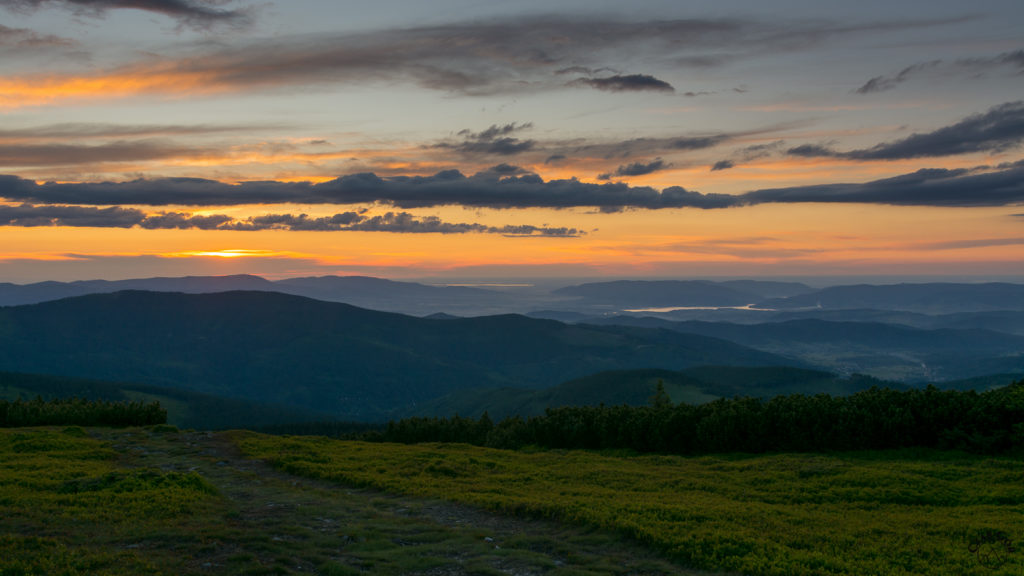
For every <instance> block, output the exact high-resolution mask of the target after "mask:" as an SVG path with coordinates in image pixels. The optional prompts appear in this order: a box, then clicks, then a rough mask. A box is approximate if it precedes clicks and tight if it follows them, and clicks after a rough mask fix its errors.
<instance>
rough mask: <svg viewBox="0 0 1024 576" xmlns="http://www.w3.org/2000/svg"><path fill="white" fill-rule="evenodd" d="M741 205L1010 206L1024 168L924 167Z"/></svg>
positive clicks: (1021, 194) (763, 193)
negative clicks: (987, 170) (984, 169)
mask: <svg viewBox="0 0 1024 576" xmlns="http://www.w3.org/2000/svg"><path fill="white" fill-rule="evenodd" d="M738 201H739V202H740V203H743V204H764V203H794V202H800V203H806V202H843V203H867V204H889V205H895V206H958V207H976V206H1011V205H1014V204H1020V203H1022V202H1024V167H1017V168H1011V169H1008V170H1001V171H996V172H978V171H973V170H966V169H958V170H946V169H924V170H918V171H917V172H913V173H911V174H904V175H901V176H897V177H894V178H885V179H882V180H875V181H872V182H866V183H863V184H823V185H819V186H799V187H794V188H774V189H766V190H756V191H753V192H748V193H746V194H743V195H741V196H740V197H738Z"/></svg>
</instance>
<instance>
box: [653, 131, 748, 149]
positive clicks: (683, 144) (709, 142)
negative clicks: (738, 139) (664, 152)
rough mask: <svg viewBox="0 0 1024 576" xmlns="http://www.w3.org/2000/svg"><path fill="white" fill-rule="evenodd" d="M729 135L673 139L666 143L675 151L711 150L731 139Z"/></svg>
mask: <svg viewBox="0 0 1024 576" xmlns="http://www.w3.org/2000/svg"><path fill="white" fill-rule="evenodd" d="M732 138H733V136H732V135H730V134H716V135H714V136H696V137H687V138H673V139H672V140H670V141H669V142H668V147H669V148H673V149H675V150H703V149H704V148H713V147H715V146H718V145H719V144H721V143H722V142H725V141H726V140H730V139H732Z"/></svg>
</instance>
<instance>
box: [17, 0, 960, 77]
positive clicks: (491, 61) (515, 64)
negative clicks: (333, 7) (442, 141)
mask: <svg viewBox="0 0 1024 576" xmlns="http://www.w3.org/2000/svg"><path fill="white" fill-rule="evenodd" d="M50 3H55V4H59V5H62V6H69V7H72V8H74V7H75V6H78V7H79V8H82V9H85V8H84V7H85V6H86V5H87V4H88V5H92V6H93V8H96V9H99V10H100V11H102V10H105V9H109V8H113V7H123V6H126V5H128V4H129V3H130V4H134V5H135V6H134V7H138V8H142V9H151V10H155V11H160V12H163V13H167V14H168V15H172V16H174V17H177V18H179V19H181V20H182V21H185V22H192V21H195V22H217V21H221V20H227V21H232V19H234V18H241V17H243V16H245V15H246V14H247V13H246V12H244V11H239V10H227V9H220V8H216V7H215V6H217V5H219V4H214V3H209V2H208V3H201V2H198V1H191V2H187V1H185V0H179V1H177V2H172V1H169V0H168V1H165V2H158V1H155V0H153V1H149V2H145V1H142V0H138V1H137V2H136V1H132V2H129V0H120V1H119V0H92V1H89V2H86V0H80V2H79V3H75V2H58V0H23V1H13V2H12V1H8V2H7V3H6V5H7V6H15V5H17V6H22V7H34V6H38V5H42V4H50ZM944 23H946V22H945V21H936V20H918V21H904V22H886V23H867V24H845V23H830V22H820V21H818V22H812V21H806V20H804V21H798V22H791V23H783V24H780V23H777V22H774V21H771V22H769V21H764V22H761V21H755V20H749V19H748V20H745V19H718V20H716V19H699V18H694V19H679V20H652V21H630V20H625V19H621V18H613V17H606V18H582V17H569V16H543V17H541V16H535V17H523V18H513V19H502V20H492V21H483V22H471V23H461V24H449V25H440V26H422V27H410V28H402V29H390V30H377V31H374V32H372V33H360V34H319V35H297V36H278V37H275V38H273V39H269V40H263V41H259V42H257V41H252V42H250V43H249V44H245V45H238V44H236V45H234V46H231V47H223V46H216V47H204V48H199V49H193V50H191V51H190V52H189V53H188V54H187V55H186V56H183V57H181V58H178V59H175V58H170V57H168V58H162V59H161V58H147V59H146V60H145V61H144V62H138V63H136V64H129V65H125V66H122V67H119V68H116V69H112V70H107V71H105V73H106V74H115V75H122V74H132V75H134V76H136V77H138V78H140V79H145V78H146V77H147V76H157V77H159V78H160V79H161V80H164V79H166V78H170V77H174V76H175V75H182V76H184V77H187V78H190V79H196V78H200V79H202V82H203V84H204V86H208V87H210V88H211V89H217V90H221V91H222V90H250V89H254V88H281V87H293V86H295V85H303V84H336V83H351V84H366V83H376V82H385V83H389V84H393V83H395V82H408V83H412V84H416V85H418V86H421V87H424V88H428V89H432V90H440V91H445V92H452V93H458V94H464V95H490V94H498V93H520V92H537V91H543V90H558V89H563V88H564V87H565V85H566V82H565V76H564V74H566V73H576V74H578V73H584V74H588V76H589V77H588V78H585V79H584V80H587V81H589V82H590V84H587V85H589V86H591V87H593V88H603V89H612V90H623V89H637V88H644V89H660V90H667V89H668V88H669V86H668V84H667V83H665V82H664V81H662V80H659V79H657V78H653V77H650V76H645V75H640V74H637V75H624V74H620V73H618V72H613V74H612V75H611V76H610V77H601V76H602V75H603V74H604V71H605V70H608V71H612V69H613V68H614V67H615V66H616V65H618V64H619V63H621V62H624V61H627V62H656V63H658V65H659V66H661V67H663V68H664V67H668V68H671V69H674V68H678V67H684V68H692V67H695V66H701V67H706V66H717V65H720V64H722V63H726V62H732V61H735V60H737V59H748V58H756V57H762V56H763V55H764V54H766V53H773V52H790V51H795V50H806V49H808V48H809V47H813V46H818V45H823V44H826V43H829V42H833V41H835V39H837V38H841V37H843V36H846V35H854V34H864V33H871V32H888V33H892V32H899V31H903V30H907V29H912V28H919V27H922V26H935V25H940V24H944ZM210 46H213V45H212V44H211V45H210ZM569 71H571V72H569ZM559 72H562V74H559ZM102 74H104V72H98V73H97V75H102ZM151 90H153V91H162V90H173V84H171V85H169V83H168V82H164V81H161V82H154V87H153V88H151Z"/></svg>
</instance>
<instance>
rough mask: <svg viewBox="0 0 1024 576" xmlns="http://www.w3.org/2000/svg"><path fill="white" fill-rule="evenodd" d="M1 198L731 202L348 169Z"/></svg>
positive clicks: (533, 181) (73, 187) (610, 187)
mask: <svg viewBox="0 0 1024 576" xmlns="http://www.w3.org/2000/svg"><path fill="white" fill-rule="evenodd" d="M0 197H2V198H6V199H8V200H12V201H17V202H20V201H30V202H42V203H48V204H91V205H121V204H123V205H144V206H167V205H178V206H229V205H241V204H283V203H295V204H367V203H373V202H379V203H382V204H389V205H393V206H396V207H399V208H422V207H430V206H445V205H462V206H473V207H480V208H534V207H546V208H571V207H595V208H599V209H601V210H603V211H609V212H610V211H617V210H622V209H626V208H650V209H657V208H681V207H686V206H694V207H699V208H720V207H725V206H728V205H730V204H732V203H733V199H734V197H733V196H729V195H727V194H700V193H698V192H691V191H688V190H685V189H684V188H681V187H678V186H673V187H670V188H666V189H665V190H663V191H661V192H659V191H657V190H655V189H653V188H649V187H631V186H628V185H626V184H623V183H608V184H590V183H586V182H580V181H579V180H576V179H570V180H550V181H546V182H545V181H544V180H543V179H541V178H540V177H539V176H537V175H535V174H520V175H516V176H505V177H497V178H496V177H495V174H494V173H491V172H484V173H481V174H478V175H474V176H472V177H467V176H465V175H463V174H462V173H461V172H459V171H457V170H446V171H442V172H438V173H437V174H434V175H433V176H394V177H389V178H381V177H379V176H377V175H375V174H372V173H363V174H351V175H348V176H342V177H340V178H336V179H334V180H330V181H327V182H323V183H319V184H311V183H308V182H243V183H241V184H225V183H222V182H217V181H215V180H204V179H199V178H161V179H153V180H133V181H128V182H96V183H53V182H50V183H44V184H37V183H35V182H33V181H31V180H26V179H22V178H18V177H16V176H0Z"/></svg>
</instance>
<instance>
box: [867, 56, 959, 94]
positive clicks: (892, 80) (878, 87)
mask: <svg viewBox="0 0 1024 576" xmlns="http://www.w3.org/2000/svg"><path fill="white" fill-rule="evenodd" d="M940 64H942V60H932V61H930V62H921V63H918V64H914V65H912V66H907V67H906V68H904V69H903V70H900V71H899V73H897V74H896V75H894V76H875V77H874V78H872V79H870V80H868V81H867V82H865V83H864V85H863V86H861V87H860V88H857V89H856V90H854V92H856V93H857V94H871V93H873V92H883V91H885V90H892V89H893V88H895V87H896V86H897V85H898V84H902V83H903V82H906V81H907V80H909V79H910V78H911V76H915V75H917V73H919V72H921V71H923V70H929V69H931V68H935V67H936V66H939V65H940Z"/></svg>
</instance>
